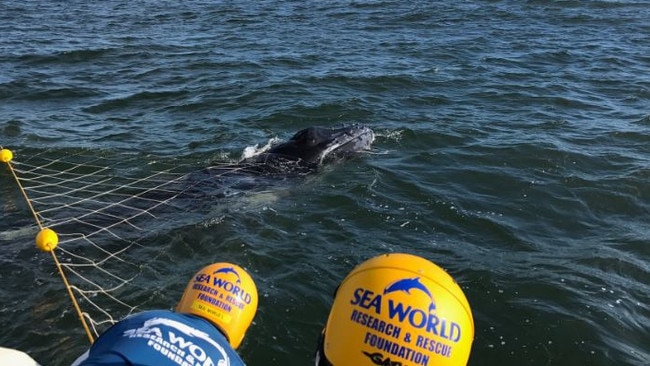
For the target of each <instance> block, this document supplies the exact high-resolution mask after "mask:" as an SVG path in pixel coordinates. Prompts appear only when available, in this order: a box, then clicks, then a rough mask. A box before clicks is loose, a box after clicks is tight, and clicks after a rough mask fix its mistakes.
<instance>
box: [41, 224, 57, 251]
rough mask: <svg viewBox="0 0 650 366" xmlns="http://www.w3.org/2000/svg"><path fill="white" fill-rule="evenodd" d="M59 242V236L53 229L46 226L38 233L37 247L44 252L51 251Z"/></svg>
mask: <svg viewBox="0 0 650 366" xmlns="http://www.w3.org/2000/svg"><path fill="white" fill-rule="evenodd" d="M58 244H59V237H58V236H57V235H56V232H54V230H52V229H48V228H45V229H43V230H41V231H40V232H39V233H38V235H36V247H37V248H38V249H40V250H42V251H44V252H51V251H53V250H54V248H56V246H57V245H58Z"/></svg>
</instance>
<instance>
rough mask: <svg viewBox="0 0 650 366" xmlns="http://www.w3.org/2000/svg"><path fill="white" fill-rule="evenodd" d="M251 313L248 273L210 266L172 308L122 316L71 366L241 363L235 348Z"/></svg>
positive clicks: (252, 289) (222, 265) (252, 298)
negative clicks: (173, 308)
mask: <svg viewBox="0 0 650 366" xmlns="http://www.w3.org/2000/svg"><path fill="white" fill-rule="evenodd" d="M256 311H257V288H256V286H255V282H253V279H252V278H251V277H250V275H249V274H248V273H247V272H246V271H244V269H242V268H241V267H239V266H237V265H234V264H230V263H215V264H211V265H209V266H206V267H204V268H203V269H201V270H200V271H199V272H197V273H196V274H195V275H194V277H193V278H192V279H191V280H190V282H189V283H188V285H187V287H186V288H185V292H184V293H183V296H182V297H181V300H180V301H179V303H178V305H177V306H176V311H170V310H153V311H145V312H142V313H138V314H134V315H131V316H129V317H127V318H125V319H124V320H122V321H120V322H118V323H117V324H115V325H113V326H112V327H111V328H109V329H108V330H107V331H106V332H104V333H103V334H102V335H101V336H100V337H99V338H98V339H97V341H95V343H94V344H93V345H92V346H91V347H90V349H89V350H88V351H87V352H86V353H84V354H83V355H81V356H80V357H79V358H78V359H77V360H76V361H75V362H74V363H73V364H72V365H73V366H89V365H142V366H145V365H152V366H153V365H156V366H164V365H199V364H200V365H219V366H226V365H244V362H243V361H242V360H241V358H240V357H239V355H237V353H236V352H235V349H237V348H238V347H239V345H240V344H241V342H242V340H243V339H244V335H245V333H246V330H247V329H248V326H249V325H250V324H251V322H252V321H253V317H254V316H255V312H256Z"/></svg>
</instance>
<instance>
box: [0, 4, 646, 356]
mask: <svg viewBox="0 0 650 366" xmlns="http://www.w3.org/2000/svg"><path fill="white" fill-rule="evenodd" d="M648 19H650V3H648V2H647V1H644V0H621V1H613V0H612V1H604V0H600V1H599V0H591V1H589V0H584V1H578V0H567V1H560V0H558V1H541V0H528V1H514V0H511V1H509V0H502V1H498V0H493V1H479V0H467V1H453V2H452V1H435V2H434V1H431V2H420V1H414V2H406V1H363V0H362V1H321V2H304V1H282V0H278V1H184V2H171V1H117V0H107V1H101V2H87V1H31V0H27V1H21V2H10V1H0V35H1V36H0V145H1V146H3V147H6V148H11V149H12V150H13V151H14V154H15V156H16V157H15V159H16V161H25V160H28V159H29V158H30V157H31V156H35V155H37V156H43V155H47V156H51V157H57V156H60V155H70V154H76V153H79V152H80V151H83V152H84V154H86V155H93V154H96V155H110V156H111V157H112V159H116V160H117V161H118V162H119V161H121V160H120V159H123V161H124V162H125V163H126V162H127V161H128V164H131V165H134V166H136V167H137V165H138V162H137V161H136V162H134V160H133V159H132V157H133V155H134V154H141V155H142V156H158V157H162V158H163V159H166V160H168V161H169V162H170V163H178V164H184V165H189V164H193V165H197V166H201V165H207V164H209V163H210V162H213V161H218V160H229V159H237V157H238V156H239V155H240V154H241V153H242V151H243V149H244V148H245V147H248V146H253V145H256V144H262V145H263V144H265V143H267V142H268V141H269V140H270V139H272V138H288V137H289V136H291V134H292V133H293V132H295V131H296V130H298V129H301V128H303V127H307V126H311V125H319V126H340V125H342V124H351V123H360V124H365V125H367V126H369V127H371V128H372V129H374V130H375V132H376V134H377V139H376V141H375V144H374V147H373V150H372V153H371V154H365V155H363V156H362V157H360V158H358V159H354V160H351V161H348V162H345V163H343V164H338V165H336V166H332V167H328V168H327V169H325V170H324V171H323V172H320V173H319V174H318V175H316V176H314V177H312V178H311V179H309V180H307V181H305V182H302V183H300V184H291V183H289V182H288V186H287V187H286V188H283V189H282V194H281V195H277V197H275V198H274V199H273V200H270V201H268V202H264V203H263V204H261V205H250V206H246V207H243V206H242V205H236V204H235V206H233V207H232V208H230V209H229V210H227V211H225V213H220V214H218V215H216V214H215V216H214V217H212V218H208V219H205V221H201V222H194V223H191V224H192V225H189V226H188V225H185V226H182V227H181V228H180V229H175V230H173V231H172V232H171V233H170V234H169V235H168V236H167V237H166V240H167V239H169V238H170V237H174V238H180V239H178V240H180V241H181V242H183V243H185V245H183V246H180V247H178V248H176V247H174V250H170V251H169V252H167V253H166V255H165V256H162V257H160V258H159V259H157V262H155V263H154V265H155V266H156V267H157V268H158V269H159V273H160V279H159V281H154V282H151V283H141V284H139V286H137V288H136V289H135V290H134V291H135V294H134V296H139V297H141V298H148V297H150V296H151V293H156V294H158V300H155V301H153V303H152V305H156V306H158V307H171V306H173V305H174V303H173V302H174V301H176V299H177V298H178V296H179V295H180V293H181V292H182V287H183V286H184V283H185V282H186V281H187V279H188V278H189V277H188V276H189V275H190V274H191V273H193V272H194V271H195V270H196V269H198V267H200V266H202V265H204V264H205V263H206V260H207V261H212V260H229V261H233V262H235V263H239V264H241V265H243V266H245V267H246V268H247V269H249V270H250V271H251V273H252V274H253V276H254V278H255V280H256V282H257V283H258V287H259V292H260V307H259V312H258V314H257V316H256V319H255V322H254V324H253V326H252V327H251V329H250V330H249V332H248V334H247V339H246V341H245V343H244V345H243V347H242V348H241V349H240V354H241V355H242V357H243V358H244V360H245V361H246V362H247V363H248V364H250V365H262V364H265V365H268V364H271V365H275V364H277V365H307V364H311V363H312V359H313V357H312V356H313V351H314V349H315V346H316V340H317V338H318V336H319V333H320V330H321V328H322V326H323V324H324V322H325V320H326V317H327V313H328V309H329V306H330V304H331V301H332V298H331V295H332V292H333V291H334V289H335V287H336V285H337V284H338V283H339V282H340V281H341V280H342V279H343V277H344V276H345V275H346V274H347V273H348V272H349V271H350V270H351V269H352V268H353V267H354V266H355V265H356V264H358V263H360V262H362V261H363V260H365V259H367V258H370V257H372V256H374V255H378V254H381V253H386V252H408V253H414V254H418V255H421V256H424V257H426V258H428V259H430V260H432V261H434V262H436V263H437V264H439V265H440V266H442V267H443V268H445V269H446V270H447V271H448V272H449V273H450V274H451V275H452V276H453V277H454V278H455V279H456V280H457V281H458V283H459V284H460V285H461V287H462V288H463V290H464V291H465V293H466V295H467V297H468V300H469V302H470V304H471V306H472V309H473V314H474V320H475V329H476V336H475V340H474V344H473V349H472V355H471V358H470V362H469V364H470V365H497V364H498V365H648V364H650V326H649V324H650V306H649V305H648V304H649V303H650V226H649V224H650V185H649V182H650V179H649V178H650V21H649V20H648ZM142 164H145V162H144V161H143V162H142ZM0 182H1V184H0V197H2V201H1V203H2V205H1V207H2V211H0V215H2V216H1V220H0V221H1V222H2V223H1V224H0V227H2V230H3V231H8V230H9V228H12V230H15V228H16V227H21V226H22V225H24V224H22V223H25V222H28V221H29V219H30V217H29V213H28V212H27V211H26V208H25V207H23V206H21V205H19V204H16V203H15V202H17V201H19V198H20V196H19V193H18V192H17V187H16V185H15V184H14V183H13V181H12V180H11V176H10V174H9V173H8V172H7V170H6V169H4V167H3V169H2V170H1V171H0ZM179 220H181V218H179ZM17 237H18V239H11V238H9V236H8V235H4V236H3V237H2V238H3V240H2V243H1V245H2V247H3V249H0V327H1V328H2V329H3V331H2V332H1V334H0V345H1V346H5V347H12V348H18V349H21V350H24V351H26V352H28V353H29V354H31V355H32V356H33V357H34V358H35V359H36V360H37V361H39V362H40V363H42V364H44V365H66V364H69V363H70V362H71V361H72V360H73V359H74V358H75V357H76V356H77V355H79V354H80V353H82V352H83V351H84V350H85V349H86V347H87V346H88V342H87V340H86V338H85V335H84V333H83V329H82V328H81V326H80V324H79V322H78V320H77V319H76V318H75V315H74V313H73V312H72V308H71V305H70V301H69V299H68V298H67V297H66V296H67V295H66V294H65V292H64V290H63V285H62V284H61V282H60V281H59V280H58V278H57V275H56V272H55V268H54V265H53V263H52V261H51V258H50V257H49V256H47V255H45V254H43V253H39V252H38V251H37V250H36V249H34V247H33V244H32V243H33V242H32V240H33V239H31V237H30V238H24V237H22V236H20V235H18V236H17ZM146 242H147V243H149V245H151V246H152V247H155V246H156V245H161V246H162V245H164V244H165V243H162V242H159V241H157V238H156V237H152V238H149V240H147V241H146Z"/></svg>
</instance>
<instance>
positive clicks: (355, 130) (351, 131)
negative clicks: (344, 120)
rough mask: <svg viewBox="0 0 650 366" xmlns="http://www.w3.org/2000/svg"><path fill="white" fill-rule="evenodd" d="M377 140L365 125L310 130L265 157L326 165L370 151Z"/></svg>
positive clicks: (273, 149)
mask: <svg viewBox="0 0 650 366" xmlns="http://www.w3.org/2000/svg"><path fill="white" fill-rule="evenodd" d="M374 140H375V134H374V133H373V132H372V130H371V129H370V128H368V127H365V126H357V125H355V126H349V127H341V128H324V127H309V128H305V129H304V130H300V131H298V132H296V134H295V135H293V137H291V138H290V139H289V140H288V141H286V142H284V143H281V144H279V145H276V146H274V147H272V148H271V149H270V150H268V151H267V152H266V154H270V155H275V156H277V157H281V158H284V159H288V160H300V161H302V162H304V163H306V164H323V163H329V162H332V161H336V160H341V159H345V158H348V157H351V156H354V155H356V154H358V153H360V152H362V151H364V150H368V149H370V146H371V145H372V142H373V141H374Z"/></svg>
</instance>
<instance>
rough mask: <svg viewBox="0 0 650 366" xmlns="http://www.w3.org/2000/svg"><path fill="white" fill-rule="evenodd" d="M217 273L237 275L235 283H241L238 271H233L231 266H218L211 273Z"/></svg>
mask: <svg viewBox="0 0 650 366" xmlns="http://www.w3.org/2000/svg"><path fill="white" fill-rule="evenodd" d="M217 273H232V274H234V275H235V276H237V283H241V277H239V273H237V271H235V269H234V268H233V267H226V268H220V269H218V270H216V271H214V272H213V273H212V274H217Z"/></svg>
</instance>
